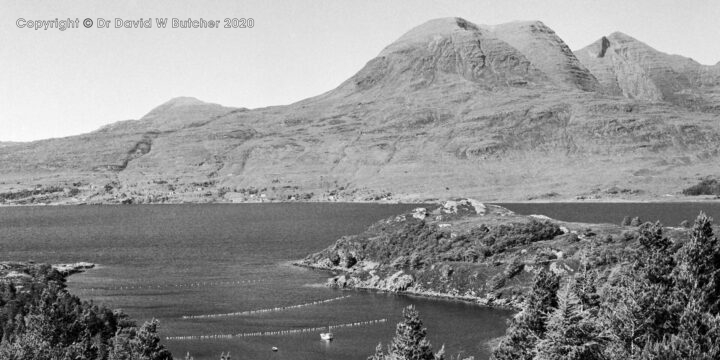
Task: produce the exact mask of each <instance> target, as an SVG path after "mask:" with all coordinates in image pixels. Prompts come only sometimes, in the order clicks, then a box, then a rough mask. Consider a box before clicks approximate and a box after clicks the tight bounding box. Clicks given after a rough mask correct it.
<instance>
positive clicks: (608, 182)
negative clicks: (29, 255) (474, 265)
mask: <svg viewBox="0 0 720 360" xmlns="http://www.w3.org/2000/svg"><path fill="white" fill-rule="evenodd" d="M719 74H720V65H714V66H704V65H700V64H697V63H696V62H694V61H692V60H690V59H687V58H683V57H680V56H676V55H667V54H663V53H661V52H659V51H657V50H654V49H652V48H651V47H649V46H647V45H645V44H643V43H641V42H639V41H637V40H635V39H632V38H630V37H629V36H627V35H623V34H620V33H615V34H612V35H610V36H607V37H603V38H601V39H600V40H598V41H597V42H595V43H593V44H591V45H589V46H588V47H586V48H584V49H581V50H578V51H575V52H572V51H570V49H569V48H568V46H567V45H566V44H565V43H564V42H563V41H562V39H561V38H560V37H559V36H558V35H557V34H556V33H555V32H554V31H553V30H552V29H550V28H549V27H548V26H546V25H544V24H543V23H541V22H514V23H509V24H501V25H495V26H488V25H476V24H473V23H471V22H469V21H467V20H464V19H461V18H444V19H436V20H431V21H429V22H427V23H424V24H421V25H420V26H418V27H416V28H414V29H411V30H410V31H409V32H407V33H406V34H404V35H402V36H401V37H400V38H398V40H397V41H395V42H393V43H392V44H390V45H388V46H387V47H386V48H385V49H383V50H382V51H381V52H380V54H378V56H377V57H375V58H373V59H371V60H370V61H368V62H367V64H366V65H365V66H364V67H363V68H362V69H360V70H359V71H358V73H357V74H355V75H353V76H352V77H350V78H349V79H347V80H346V81H344V82H343V83H342V84H340V85H339V86H338V87H337V88H335V89H332V90H330V91H328V92H326V93H324V94H320V95H318V96H315V97H312V98H309V99H305V100H302V101H300V102H297V103H294V104H290V105H285V106H273V107H267V108H260V109H245V108H231V107H224V106H221V105H217V104H209V103H205V102H202V101H200V100H197V99H194V98H176V99H172V100H170V101H169V102H167V103H165V104H162V105H160V106H158V107H156V108H155V109H153V110H152V111H150V112H149V113H148V114H147V115H145V116H144V117H143V118H142V119H140V120H128V121H121V122H118V123H115V124H112V125H108V126H105V127H103V128H101V129H99V130H97V131H95V132H92V133H88V134H83V135H78V136H71V137H67V138H61V139H50V140H42V141H35V142H30V143H20V144H14V145H11V146H5V147H0V201H6V202H12V203H37V202H41V203H47V202H50V203H57V202H61V203H62V202H70V203H72V202H88V203H106V202H179V201H187V202H210V201H213V202H214V201H260V200H263V201H264V200H276V201H287V200H290V201H292V200H310V201H338V200H340V201H377V200H390V201H434V200H436V199H449V198H455V197H461V196H472V197H474V198H479V199H483V200H486V201H500V200H504V201H518V200H520V201H526V200H533V199H537V200H545V201H547V200H575V199H620V198H622V199H635V200H646V199H668V198H679V197H682V195H681V194H680V191H681V190H682V189H684V188H686V187H688V186H690V185H693V184H695V183H696V182H697V180H698V178H700V177H703V178H704V177H707V176H713V175H716V170H715V168H716V165H715V164H716V163H717V160H718V154H720V149H719V146H720V145H719V144H720V141H718V140H720V128H719V127H720V124H718V121H717V118H718V113H720V95H718V94H720V91H718V84H719V80H718V79H720V76H719Z"/></svg>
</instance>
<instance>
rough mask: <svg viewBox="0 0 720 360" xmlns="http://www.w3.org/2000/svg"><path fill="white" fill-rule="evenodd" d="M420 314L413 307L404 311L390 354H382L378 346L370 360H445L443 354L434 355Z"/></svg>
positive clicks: (391, 344) (390, 346)
mask: <svg viewBox="0 0 720 360" xmlns="http://www.w3.org/2000/svg"><path fill="white" fill-rule="evenodd" d="M426 335H427V329H425V327H424V326H423V322H422V320H421V319H420V314H419V313H418V311H417V310H416V309H415V307H414V306H413V305H409V306H408V307H406V308H405V309H403V320H402V321H401V322H399V323H398V324H397V326H396V328H395V337H394V338H393V340H392V342H391V343H390V345H389V346H388V353H387V354H384V353H383V352H382V346H381V345H380V344H378V346H377V347H376V348H375V354H374V355H373V356H371V357H369V358H368V360H443V359H444V355H443V354H442V352H438V354H433V352H432V345H431V344H430V341H428V340H427V338H426Z"/></svg>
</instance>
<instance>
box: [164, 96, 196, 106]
mask: <svg viewBox="0 0 720 360" xmlns="http://www.w3.org/2000/svg"><path fill="white" fill-rule="evenodd" d="M204 104H207V103H206V102H204V101H202V100H200V99H198V98H194V97H192V96H178V97H174V98H172V99H170V100H168V101H166V102H164V103H162V104H161V105H160V106H172V107H175V106H194V105H204Z"/></svg>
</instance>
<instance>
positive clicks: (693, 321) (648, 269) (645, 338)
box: [493, 214, 720, 360]
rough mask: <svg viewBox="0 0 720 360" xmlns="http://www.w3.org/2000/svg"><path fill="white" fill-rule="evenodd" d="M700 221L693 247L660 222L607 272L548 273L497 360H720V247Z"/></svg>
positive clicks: (646, 227) (647, 227) (644, 229)
mask: <svg viewBox="0 0 720 360" xmlns="http://www.w3.org/2000/svg"><path fill="white" fill-rule="evenodd" d="M711 222H712V220H711V219H710V218H708V217H707V216H705V215H704V214H700V216H698V218H697V219H696V221H695V224H694V227H693V229H692V232H691V234H690V237H689V239H687V241H684V242H681V241H678V239H671V238H669V237H668V236H667V235H666V234H665V233H664V230H663V227H662V226H661V225H660V224H659V223H655V224H651V223H645V224H643V225H642V226H641V227H640V228H639V229H638V233H639V237H638V240H639V243H640V246H639V247H638V248H637V250H636V251H635V252H634V254H633V255H632V256H631V260H630V261H626V262H623V263H621V264H619V265H618V266H616V267H613V268H612V269H606V270H605V271H602V270H597V269H593V270H591V269H590V267H589V266H584V267H583V271H581V272H578V273H577V274H575V275H574V276H571V277H567V278H565V279H561V278H560V276H558V275H556V274H552V273H550V272H547V271H544V270H543V271H541V272H540V273H538V274H537V276H536V277H535V280H534V284H533V288H532V291H531V293H530V295H529V296H528V298H527V301H526V302H525V303H524V304H523V307H522V311H521V312H520V313H519V314H518V315H517V316H515V318H514V319H513V320H512V322H511V325H510V328H509V329H508V330H507V335H506V336H505V338H504V339H503V340H502V342H501V343H500V345H499V346H498V347H497V348H496V349H495V350H494V353H493V359H495V360H505V359H507V360H510V359H513V360H514V359H528V360H530V359H537V360H541V359H542V360H545V359H567V360H573V359H578V360H580V359H583V360H592V359H598V360H599V359H608V360H614V359H618V360H620V359H717V358H719V357H720V276H718V274H720V242H719V241H718V239H717V237H716V236H715V235H714V234H713V230H712V226H711V225H712V224H711Z"/></svg>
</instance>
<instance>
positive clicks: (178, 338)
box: [165, 318, 387, 341]
mask: <svg viewBox="0 0 720 360" xmlns="http://www.w3.org/2000/svg"><path fill="white" fill-rule="evenodd" d="M385 322H387V319H384V318H383V319H377V320H368V321H358V322H351V323H345V324H336V325H330V326H318V327H311V328H304V329H292V330H273V331H257V332H248V333H239V334H207V335H188V336H167V337H165V340H170V341H182V340H213V339H233V338H243V337H256V336H282V335H297V334H306V333H310V332H316V331H326V330H330V331H331V330H334V329H340V328H349V327H357V326H367V325H375V324H381V323H385Z"/></svg>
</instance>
